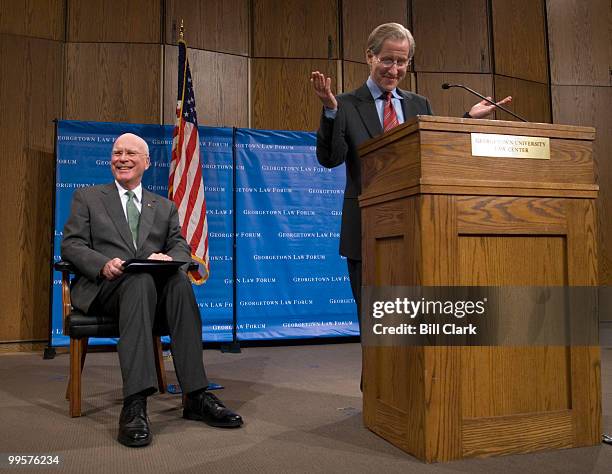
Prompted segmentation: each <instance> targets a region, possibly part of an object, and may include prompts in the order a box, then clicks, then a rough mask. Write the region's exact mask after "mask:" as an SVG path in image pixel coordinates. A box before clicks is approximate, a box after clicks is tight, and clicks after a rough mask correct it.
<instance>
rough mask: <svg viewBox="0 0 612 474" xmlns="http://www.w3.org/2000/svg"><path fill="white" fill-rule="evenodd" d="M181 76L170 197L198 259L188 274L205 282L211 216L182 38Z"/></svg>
mask: <svg viewBox="0 0 612 474" xmlns="http://www.w3.org/2000/svg"><path fill="white" fill-rule="evenodd" d="M178 76H179V82H178V98H177V106H176V124H175V127H174V133H173V137H172V161H171V162H170V176H169V178H168V197H169V198H170V199H171V200H172V201H174V204H175V205H176V207H177V209H178V214H179V222H180V224H181V231H182V234H183V236H184V237H185V239H186V240H187V242H188V243H189V245H190V246H191V257H192V259H193V260H195V261H196V262H198V263H199V269H198V270H197V271H195V272H190V273H189V276H190V278H191V280H192V281H193V282H194V283H196V284H202V283H204V282H205V281H206V280H207V279H208V275H209V274H210V261H209V255H208V220H207V218H206V198H205V196H204V180H203V177H202V166H201V164H200V139H199V136H198V120H197V115H196V110H195V97H194V93H193V83H192V80H191V72H190V70H189V62H188V61H187V47H186V45H185V42H184V41H182V40H181V41H179V71H178Z"/></svg>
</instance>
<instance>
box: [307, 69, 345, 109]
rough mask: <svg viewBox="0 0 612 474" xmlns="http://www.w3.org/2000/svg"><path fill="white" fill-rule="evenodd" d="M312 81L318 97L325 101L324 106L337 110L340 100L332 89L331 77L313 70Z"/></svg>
mask: <svg viewBox="0 0 612 474" xmlns="http://www.w3.org/2000/svg"><path fill="white" fill-rule="evenodd" d="M310 82H311V83H312V87H313V89H314V91H315V94H317V97H319V99H320V100H321V102H322V103H323V106H324V107H326V108H328V109H331V110H336V109H337V108H338V101H337V100H336V97H335V96H334V94H333V93H332V91H331V77H325V75H324V74H322V73H320V72H319V71H313V72H311V73H310Z"/></svg>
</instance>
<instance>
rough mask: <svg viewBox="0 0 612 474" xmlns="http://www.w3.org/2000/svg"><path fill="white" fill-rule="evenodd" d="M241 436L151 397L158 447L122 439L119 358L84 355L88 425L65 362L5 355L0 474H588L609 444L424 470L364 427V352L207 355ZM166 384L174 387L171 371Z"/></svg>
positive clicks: (337, 348)
mask: <svg viewBox="0 0 612 474" xmlns="http://www.w3.org/2000/svg"><path fill="white" fill-rule="evenodd" d="M602 359H603V360H602V385H603V415H604V416H603V428H604V430H605V431H607V432H609V433H612V417H611V416H610V413H611V411H612V349H603V350H602ZM204 361H205V364H206V368H207V371H208V375H209V377H210V378H211V379H212V380H213V381H214V382H217V383H220V384H223V385H225V387H226V388H225V389H224V390H222V391H219V392H218V395H219V396H220V397H221V399H222V400H223V401H224V402H225V403H226V404H227V405H228V406H229V407H231V408H233V409H235V410H236V411H238V412H239V413H240V414H241V415H242V416H243V417H244V418H245V422H246V423H245V426H244V427H243V428H242V429H239V430H222V429H215V428H210V427H208V426H206V425H204V424H202V423H198V422H194V421H187V420H184V419H182V418H181V410H180V396H179V395H170V394H164V395H155V396H153V397H151V398H149V417H150V419H151V423H152V429H153V432H154V439H153V443H152V445H151V446H149V447H147V448H141V449H129V448H125V447H123V446H121V445H120V444H118V443H117V442H116V441H115V437H116V431H117V421H118V417H119V412H120V410H121V375H120V371H119V366H118V361H117V354H116V353H91V354H89V355H88V356H87V363H86V365H85V371H84V382H83V410H84V416H83V417H81V418H70V417H69V416H68V403H67V402H66V401H65V400H64V392H65V389H66V376H67V373H68V356H67V355H66V354H61V355H58V356H57V357H56V358H55V359H53V360H43V359H42V357H41V356H40V354H8V355H2V356H0V380H1V388H0V393H1V396H0V453H1V455H2V458H3V459H2V460H0V472H15V473H24V472H43V471H52V472H74V473H85V472H87V473H98V472H100V473H113V474H122V473H140V472H143V473H144V472H146V473H149V474H150V473H169V472H179V473H183V472H184V473H190V472H199V473H217V472H219V473H221V472H223V473H242V472H247V473H251V472H255V473H257V472H261V473H294V472H304V473H306V472H307V473H315V472H317V473H318V472H321V473H337V472H338V473H343V472H347V473H348V472H350V473H362V472H363V473H385V474H386V473H395V472H398V473H399V472H401V473H411V472H415V473H432V472H437V473H450V472H461V473H472V472H477V473H494V472H495V473H506V472H508V473H532V472H537V473H547V472H555V473H590V472H597V473H599V472H601V473H603V472H612V446H607V445H600V446H596V447H592V448H580V449H571V450H563V451H554V452H542V453H538V454H527V455H516V456H504V457H497V458H489V459H474V460H466V461H458V462H451V463H443V464H432V465H426V464H423V463H421V462H420V461H418V460H416V459H414V458H413V457H411V456H409V455H407V454H405V453H404V452H402V451H400V450H399V449H396V448H394V447H393V446H391V445H390V444H388V443H387V442H386V441H384V440H382V439H381V438H379V437H377V436H376V435H374V434H373V433H371V432H370V431H368V430H367V429H366V428H364V426H363V423H362V419H361V393H360V392H359V371H360V348H359V345H358V344H336V345H315V346H293V347H272V348H247V349H243V353H242V354H221V353H220V352H218V351H213V350H207V351H204ZM167 369H168V375H169V376H170V381H171V382H173V381H175V379H174V372H173V369H172V367H171V363H168V364H167ZM9 454H53V455H59V456H60V457H61V465H60V466H55V467H49V468H46V467H23V466H20V467H8V466H7V464H6V456H7V455H9Z"/></svg>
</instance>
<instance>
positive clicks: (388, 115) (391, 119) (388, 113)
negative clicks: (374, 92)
mask: <svg viewBox="0 0 612 474" xmlns="http://www.w3.org/2000/svg"><path fill="white" fill-rule="evenodd" d="M383 98H384V100H385V108H384V110H383V131H385V132H388V131H389V130H391V129H392V128H395V127H397V126H398V125H399V121H398V120H397V114H396V113H395V107H393V104H392V103H391V92H388V91H387V92H384V93H383Z"/></svg>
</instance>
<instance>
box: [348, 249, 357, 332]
mask: <svg viewBox="0 0 612 474" xmlns="http://www.w3.org/2000/svg"><path fill="white" fill-rule="evenodd" d="M346 263H347V266H348V274H349V280H350V281H351V290H352V292H353V299H354V300H355V303H356V304H357V318H358V320H359V333H361V260H353V259H352V258H347V259H346Z"/></svg>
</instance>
